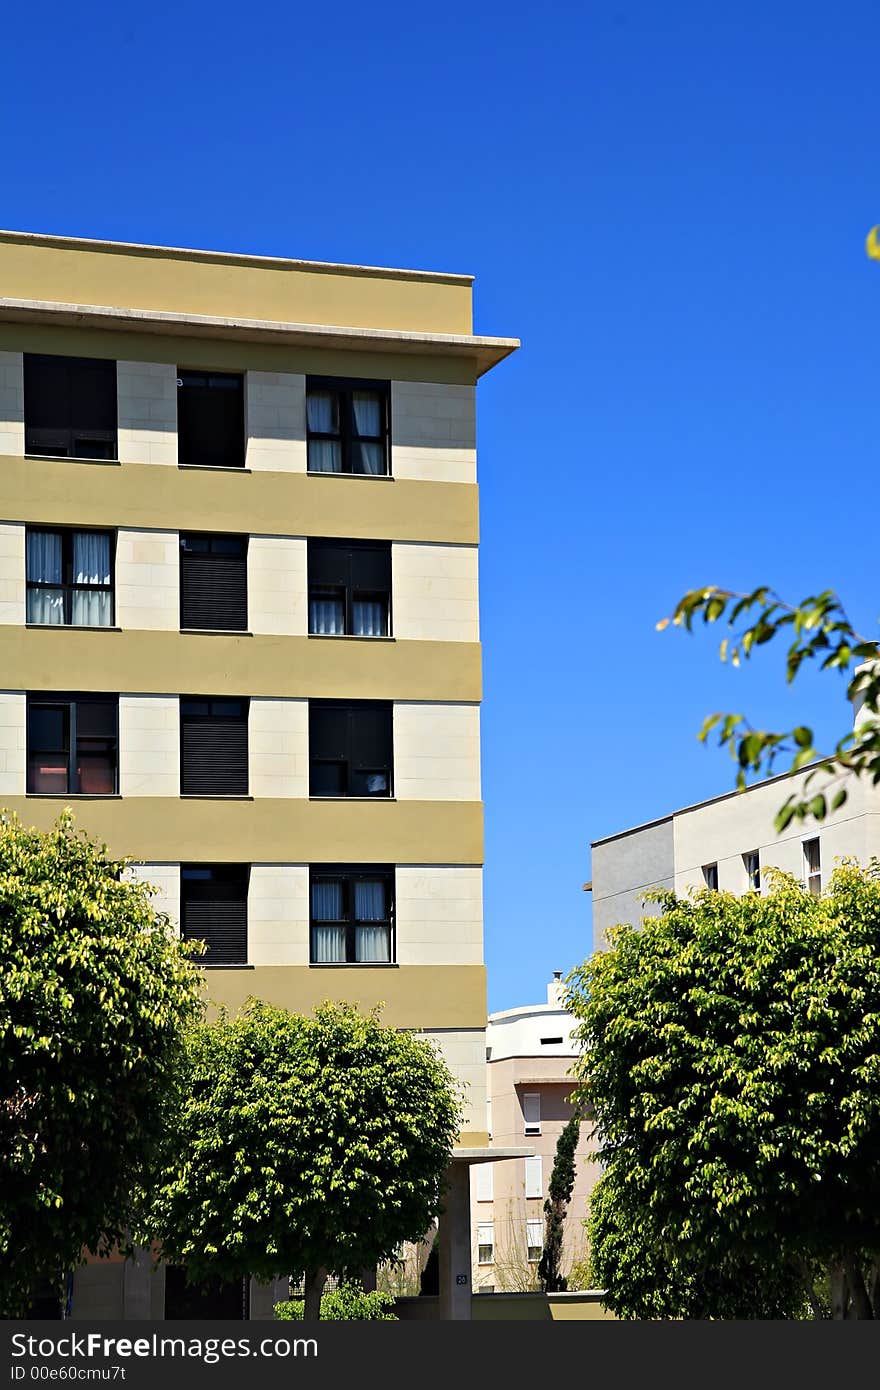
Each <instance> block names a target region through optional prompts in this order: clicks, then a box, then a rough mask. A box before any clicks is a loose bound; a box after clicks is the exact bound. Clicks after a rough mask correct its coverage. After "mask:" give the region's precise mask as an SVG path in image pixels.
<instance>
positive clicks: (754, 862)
mask: <svg viewBox="0 0 880 1390" xmlns="http://www.w3.org/2000/svg"><path fill="white" fill-rule="evenodd" d="M743 868H744V869H745V871H746V887H747V889H748V891H749V892H751V893H760V891H761V856H760V854H759V852H758V850H756V849H750V850H747V851H746V853H745V854H744V855H743Z"/></svg>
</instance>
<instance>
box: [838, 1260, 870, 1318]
mask: <svg viewBox="0 0 880 1390" xmlns="http://www.w3.org/2000/svg"><path fill="white" fill-rule="evenodd" d="M844 1264H845V1266H846V1278H847V1283H848V1284H849V1291H850V1296H851V1298H852V1309H851V1310H850V1317H852V1318H873V1316H874V1310H873V1309H872V1307H871V1300H870V1299H869V1298H868V1291H867V1289H866V1288H865V1281H864V1279H863V1278H862V1271H861V1270H860V1268H859V1262H858V1260H857V1259H856V1257H855V1255H847V1257H846V1259H845V1261H844Z"/></svg>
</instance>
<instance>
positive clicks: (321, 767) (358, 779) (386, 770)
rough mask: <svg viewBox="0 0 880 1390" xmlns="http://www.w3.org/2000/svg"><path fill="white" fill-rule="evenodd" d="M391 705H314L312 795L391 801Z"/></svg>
mask: <svg viewBox="0 0 880 1390" xmlns="http://www.w3.org/2000/svg"><path fill="white" fill-rule="evenodd" d="M392 742H393V734H392V707H391V703H390V701H384V702H382V703H378V702H377V703H371V702H369V701H366V700H358V701H355V702H354V703H352V704H342V703H339V702H337V701H334V700H311V701H310V702H309V795H310V796H361V797H377V796H384V797H388V796H390V795H391V770H392Z"/></svg>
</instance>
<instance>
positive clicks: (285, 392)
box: [245, 372, 306, 473]
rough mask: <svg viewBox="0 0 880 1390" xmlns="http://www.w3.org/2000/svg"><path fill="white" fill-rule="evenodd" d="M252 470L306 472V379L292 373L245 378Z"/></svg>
mask: <svg viewBox="0 0 880 1390" xmlns="http://www.w3.org/2000/svg"><path fill="white" fill-rule="evenodd" d="M245 417H246V431H247V456H246V458H245V463H246V464H247V467H248V468H253V469H255V470H257V469H270V470H272V471H274V472H276V473H305V471H306V379H305V377H304V376H299V375H295V374H294V373H292V372H248V373H247V376H246V377H245Z"/></svg>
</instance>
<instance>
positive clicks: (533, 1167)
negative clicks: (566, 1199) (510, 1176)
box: [525, 1154, 544, 1197]
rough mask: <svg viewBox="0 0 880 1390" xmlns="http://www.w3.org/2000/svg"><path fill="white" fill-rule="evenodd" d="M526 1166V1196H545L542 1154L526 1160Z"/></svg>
mask: <svg viewBox="0 0 880 1390" xmlns="http://www.w3.org/2000/svg"><path fill="white" fill-rule="evenodd" d="M525 1165H526V1196H527V1197H543V1196H544V1161H543V1159H542V1158H541V1155H540V1154H536V1155H535V1156H534V1157H533V1158H527V1159H526V1160H525Z"/></svg>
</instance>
